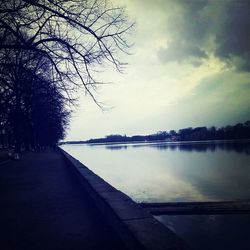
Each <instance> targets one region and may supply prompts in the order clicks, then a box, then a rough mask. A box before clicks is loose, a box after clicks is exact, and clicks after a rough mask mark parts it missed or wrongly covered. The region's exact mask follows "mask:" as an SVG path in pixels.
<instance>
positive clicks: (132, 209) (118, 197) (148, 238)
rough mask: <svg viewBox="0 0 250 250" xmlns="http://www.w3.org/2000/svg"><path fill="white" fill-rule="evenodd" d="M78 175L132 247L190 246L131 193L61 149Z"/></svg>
mask: <svg viewBox="0 0 250 250" xmlns="http://www.w3.org/2000/svg"><path fill="white" fill-rule="evenodd" d="M59 149H60V152H61V153H62V154H63V156H64V157H65V159H66V161H67V162H68V163H69V165H70V166H71V167H72V168H73V170H74V171H75V172H76V173H77V175H78V176H79V178H80V180H81V183H82V184H83V186H84V188H85V189H86V191H87V192H88V194H89V195H90V197H91V198H92V199H93V201H94V203H95V205H96V206H97V208H98V209H99V211H100V212H101V213H102V214H103V216H104V219H105V220H106V222H107V223H108V224H109V225H111V226H112V228H113V229H114V230H115V232H116V233H117V234H118V236H119V237H120V239H121V240H122V241H123V243H124V244H125V246H126V247H127V248H128V249H129V250H140V249H141V250H142V249H144V250H177V249H178V250H183V249H189V247H188V246H187V245H186V244H185V243H184V242H183V241H182V240H181V239H180V238H179V237H178V236H177V235H176V234H174V233H173V232H172V231H170V230H169V229H168V228H166V227H165V226H163V225H162V224H161V223H160V222H158V221H157V220H156V219H155V218H154V217H153V216H152V215H151V214H150V213H149V212H147V211H146V210H144V209H143V208H142V207H141V206H139V205H138V204H137V203H136V202H134V201H133V200H132V199H131V198H130V197H129V196H127V195H126V194H124V193H122V192H121V191H119V190H117V189H115V188H114V187H113V186H111V185H110V184H109V183H107V182H106V181H105V180H103V179H102V178H101V177H99V176H98V175H96V174H95V173H93V172H92V171H91V170H89V169H88V168H87V167H86V166H84V165H83V164H82V163H80V162H79V161H78V160H76V159H75V158H73V157H72V156H71V155H69V154H68V153H66V152H65V151H64V150H63V149H61V148H59Z"/></svg>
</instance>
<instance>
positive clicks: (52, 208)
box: [0, 151, 124, 250]
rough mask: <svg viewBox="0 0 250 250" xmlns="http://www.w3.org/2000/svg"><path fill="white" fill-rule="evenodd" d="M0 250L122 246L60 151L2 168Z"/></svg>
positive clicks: (116, 249) (118, 248)
mask: <svg viewBox="0 0 250 250" xmlns="http://www.w3.org/2000/svg"><path fill="white" fill-rule="evenodd" d="M0 249H4V250H12V249H13V250H21V249H22V250H24V249H25V250H30V249H32V250H33V249H34V250H39V249H41V250H50V249H53V250H64V249H65V250H66V249H67V250H71V249H72V250H78V249H81V250H99V249H102V250H104V249H107V250H123V249H124V246H123V245H122V243H121V242H120V240H119V239H118V237H117V236H116V234H115V232H114V231H112V229H111V228H110V227H109V225H107V224H106V223H105V222H104V220H103V218H102V217H101V215H100V214H99V213H98V210H97V209H96V207H95V206H94V204H93V203H92V200H91V199H90V198H89V196H88V194H87V193H86V192H85V190H83V188H82V186H81V185H80V183H79V182H78V179H77V178H76V176H75V174H74V173H73V172H72V171H71V169H70V167H68V166H67V164H66V162H65V161H64V159H63V157H62V155H61V154H60V153H55V152H52V151H47V152H40V153H27V154H25V155H24V156H23V157H22V158H21V160H19V161H16V162H11V163H8V164H5V165H2V166H0Z"/></svg>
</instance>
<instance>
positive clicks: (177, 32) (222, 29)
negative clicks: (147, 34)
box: [159, 0, 250, 71]
mask: <svg viewBox="0 0 250 250" xmlns="http://www.w3.org/2000/svg"><path fill="white" fill-rule="evenodd" d="M170 2H171V3H172V6H171V5H170V6H168V11H169V9H170V8H171V11H170V15H168V18H167V34H166V35H167V36H168V37H169V42H168V44H167V45H166V48H162V49H161V50H160V51H159V57H160V59H161V60H162V61H163V62H170V61H177V62H188V63H192V64H194V65H199V64H201V63H202V62H203V61H204V59H206V58H207V56H208V55H214V56H216V57H218V58H220V59H221V60H222V61H225V62H226V63H227V64H228V65H230V66H234V67H235V68H236V69H238V70H242V71H250V60H249V59H250V58H249V54H250V53H249V51H250V1H246V0H245V1H244V0H241V1H236V0H235V1H232V0H224V1H218V0H216V1H215V0H213V1H212V0H204V1H200V0H193V1H192V0H190V1H184V0H179V1H170Z"/></svg>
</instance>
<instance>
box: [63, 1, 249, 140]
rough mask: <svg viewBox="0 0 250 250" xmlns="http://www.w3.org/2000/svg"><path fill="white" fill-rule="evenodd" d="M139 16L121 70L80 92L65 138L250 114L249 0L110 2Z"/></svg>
mask: <svg viewBox="0 0 250 250" xmlns="http://www.w3.org/2000/svg"><path fill="white" fill-rule="evenodd" d="M113 4H114V5H115V6H124V7H125V9H126V13H127V16H128V17H129V18H130V19H131V20H133V21H135V28H134V31H133V34H132V35H131V36H130V37H129V40H131V41H132V42H133V46H132V48H131V49H130V54H131V55H121V56H120V59H121V61H123V62H126V63H127V65H126V68H125V70H124V72H123V73H122V74H121V73H118V72H116V71H115V70H114V69H110V68H107V70H104V71H103V73H102V79H103V81H106V82H109V83H110V84H107V85H103V86H101V87H100V88H99V89H98V91H97V96H96V97H97V99H98V101H99V102H102V103H103V106H104V107H105V110H104V111H103V110H101V109H100V108H99V107H98V106H97V105H96V104H95V103H94V102H93V100H91V98H90V97H89V96H86V95H84V93H82V94H80V95H79V96H80V98H79V101H78V103H77V107H76V108H75V111H74V113H73V114H72V118H71V122H70V126H69V129H68V132H67V136H66V138H65V140H86V139H90V138H99V137H104V136H106V135H110V134H122V135H124V134H126V135H136V134H142V135H143V134H151V133H156V132H158V131H166V130H167V131H169V130H171V129H175V130H178V129H180V128H185V127H197V126H207V127H209V126H213V125H214V126H217V127H220V126H225V125H228V124H231V125H233V124H236V123H238V122H245V121H247V120H250V58H249V56H250V1H246V0H245V1H243V0H242V1H236V0H235V1H231V0H113Z"/></svg>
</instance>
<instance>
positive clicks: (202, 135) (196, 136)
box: [80, 121, 250, 143]
mask: <svg viewBox="0 0 250 250" xmlns="http://www.w3.org/2000/svg"><path fill="white" fill-rule="evenodd" d="M233 139H250V121H246V122H245V123H238V124H236V125H234V126H230V125H228V126H225V127H220V128H216V127H214V126H213V127H210V128H207V127H196V128H192V127H188V128H183V129H180V130H179V131H175V130H170V131H169V132H168V131H159V132H157V133H156V134H150V135H134V136H126V135H108V136H106V137H105V138H97V139H90V140H87V141H84V142H85V143H106V142H110V143H116V142H136V141H138V142H150V141H201V140H233ZM82 142H83V141H81V142H80V143H82Z"/></svg>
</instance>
